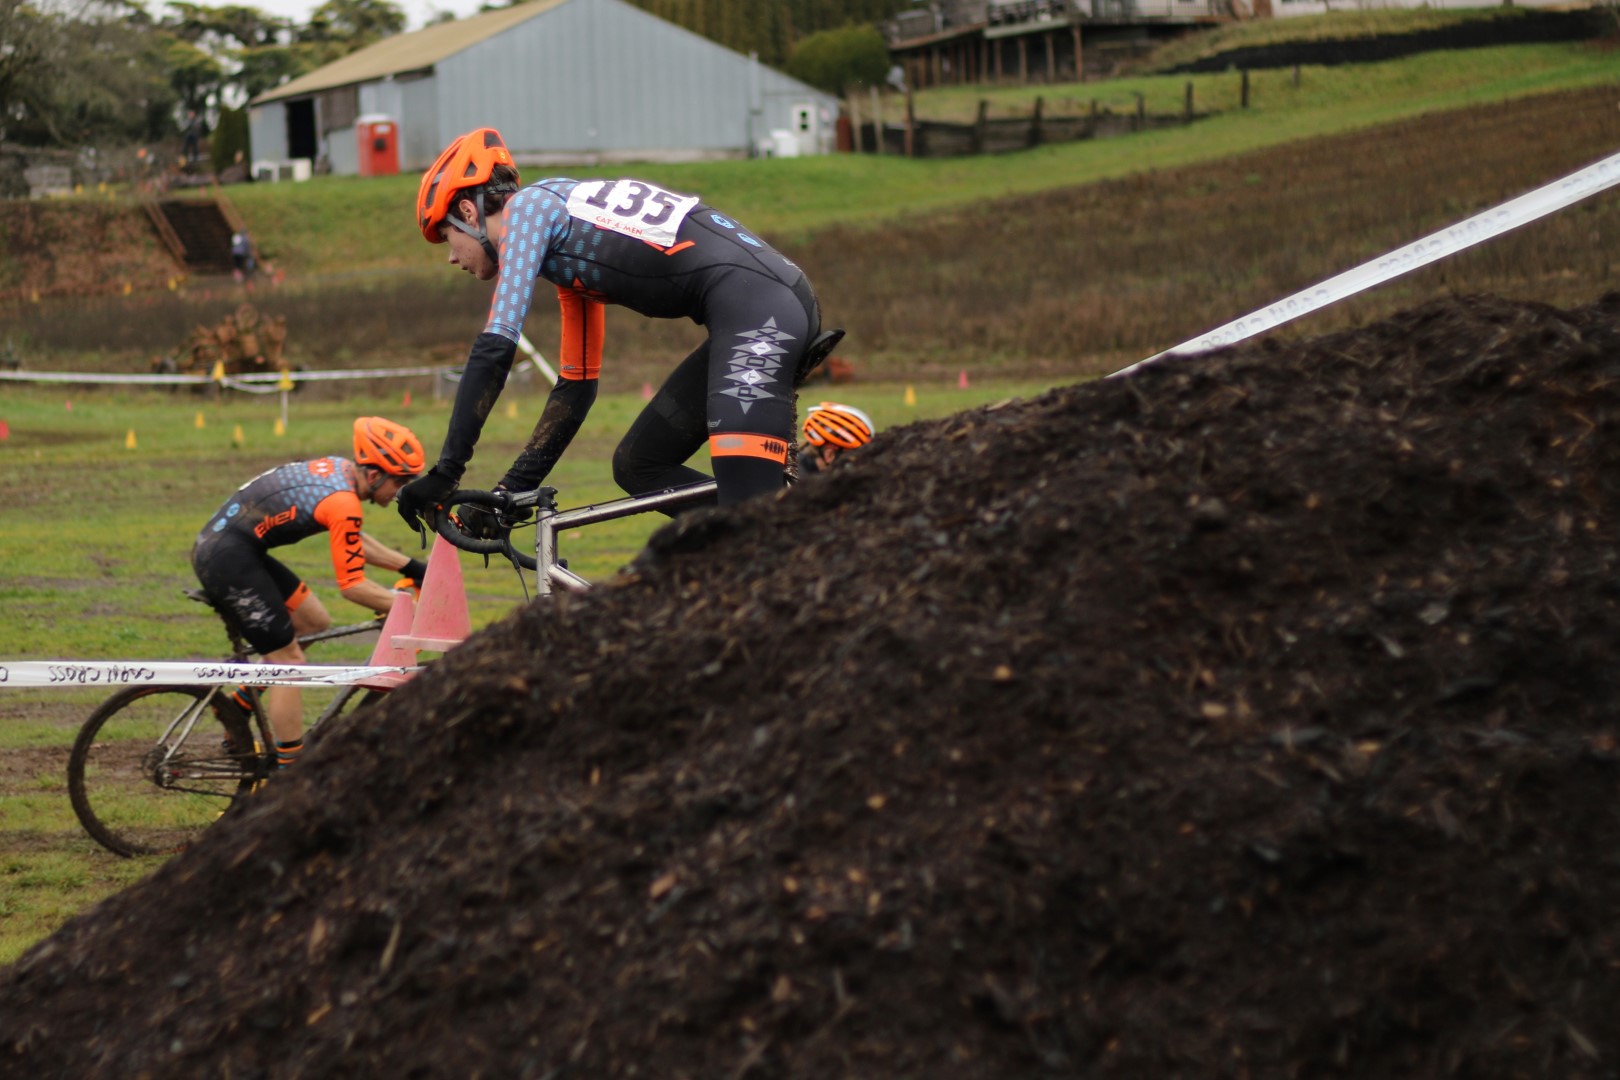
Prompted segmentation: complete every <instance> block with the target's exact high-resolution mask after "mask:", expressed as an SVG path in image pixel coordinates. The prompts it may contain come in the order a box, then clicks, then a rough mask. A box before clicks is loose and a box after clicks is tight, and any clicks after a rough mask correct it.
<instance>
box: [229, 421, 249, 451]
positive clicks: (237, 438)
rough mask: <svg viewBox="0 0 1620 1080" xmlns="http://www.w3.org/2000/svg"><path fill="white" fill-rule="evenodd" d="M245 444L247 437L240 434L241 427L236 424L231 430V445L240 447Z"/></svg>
mask: <svg viewBox="0 0 1620 1080" xmlns="http://www.w3.org/2000/svg"><path fill="white" fill-rule="evenodd" d="M245 442H247V436H246V435H243V434H242V425H241V424H237V425H236V426H235V427H234V428H232V429H231V445H232V446H241V445H242V444H243V443H245Z"/></svg>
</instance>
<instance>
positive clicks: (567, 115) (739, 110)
mask: <svg viewBox="0 0 1620 1080" xmlns="http://www.w3.org/2000/svg"><path fill="white" fill-rule="evenodd" d="M837 116H838V101H837V99H836V98H834V97H832V96H831V95H829V94H825V93H822V92H821V91H819V90H816V89H814V88H813V87H810V86H807V85H805V84H804V83H801V82H799V81H798V80H796V79H790V78H788V77H787V76H786V75H783V74H782V73H781V72H778V71H774V70H772V69H770V68H767V67H765V66H764V65H762V64H760V63H759V62H758V61H757V60H755V59H753V58H751V57H748V56H743V55H741V54H740V53H736V52H733V51H731V50H730V49H727V48H725V47H724V46H721V45H717V44H716V43H714V42H712V41H710V40H709V39H707V38H705V37H702V36H700V35H698V34H694V33H692V32H691V31H689V30H686V29H683V28H682V27H679V26H676V25H674V24H673V23H670V22H666V21H665V20H663V19H660V18H658V17H656V16H654V15H650V14H648V13H647V12H645V11H642V10H641V9H640V8H637V7H633V6H632V5H630V4H626V3H623V2H622V0H529V2H528V3H525V4H521V5H519V6H517V7H511V8H503V9H501V10H499V11H489V12H485V13H483V14H481V15H475V16H472V17H470V18H466V19H460V20H457V21H455V22H449V23H441V24H439V25H436V26H429V27H427V28H425V29H422V30H416V31H413V32H411V33H408V34H398V35H396V36H394V37H390V38H385V39H384V40H382V41H379V42H378V43H377V44H375V45H372V46H370V47H368V48H365V49H361V50H360V51H359V52H355V53H351V54H350V55H348V56H346V57H344V58H343V59H341V60H338V61H335V62H333V63H331V64H328V65H326V66H325V67H322V68H319V69H317V70H315V71H312V72H310V73H309V74H307V75H303V76H300V77H299V78H297V79H294V80H292V81H291V82H288V83H286V84H284V85H282V86H279V87H277V88H276V89H274V90H271V91H269V92H267V93H264V94H261V95H259V96H258V97H256V98H254V99H253V101H252V102H251V103H250V108H249V125H250V131H251V137H252V140H253V157H254V171H255V174H256V175H259V176H263V175H264V174H265V172H266V171H269V172H270V174H271V175H272V176H280V177H301V176H303V175H307V173H308V170H309V169H310V165H311V163H313V162H315V161H318V160H321V159H324V160H325V162H326V163H328V164H329V165H330V167H331V171H332V172H333V173H334V174H337V175H356V174H360V173H372V172H388V171H393V169H394V168H398V169H400V170H402V171H404V172H414V171H419V170H422V169H425V168H427V167H428V166H429V165H431V164H432V163H433V159H434V157H435V156H436V155H437V154H438V152H439V151H440V150H441V149H443V148H444V146H445V145H446V144H447V143H449V141H450V140H451V139H453V138H454V137H455V136H457V135H459V134H461V133H462V132H465V131H470V130H472V129H473V128H477V127H494V128H498V129H499V130H500V132H501V134H502V136H503V137H504V138H505V139H506V143H507V145H508V146H509V147H510V148H511V150H512V155H513V157H514V158H515V159H516V161H517V163H518V164H519V165H550V164H594V163H597V162H611V161H631V160H639V161H687V160H701V159H707V158H722V157H748V156H756V155H787V154H817V153H826V152H829V151H830V150H832V149H833V147H834V140H835V132H836V128H835V124H836V120H837ZM385 142H387V143H391V144H392V145H389V146H387V147H385V145H384V144H385ZM385 150H386V153H384V151H385ZM396 163H397V164H396Z"/></svg>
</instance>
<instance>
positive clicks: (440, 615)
mask: <svg viewBox="0 0 1620 1080" xmlns="http://www.w3.org/2000/svg"><path fill="white" fill-rule="evenodd" d="M470 633H472V620H471V619H470V618H469V617H468V615H467V590H466V588H465V587H463V585H462V584H461V558H460V557H459V556H458V555H457V554H456V549H455V547H454V546H452V545H451V543H450V541H448V540H446V539H445V538H444V537H442V536H435V537H434V538H433V550H432V551H431V552H429V553H428V563H427V580H426V581H424V582H423V583H422V598H421V600H420V601H418V603H417V605H416V616H415V618H413V619H412V620H411V632H410V633H409V634H402V635H397V636H395V638H394V642H395V644H397V645H403V646H405V647H406V648H409V649H432V650H434V651H435V652H443V651H444V650H446V649H452V648H454V647H455V646H457V645H460V644H461V643H462V642H463V641H466V640H467V635H468V634H470Z"/></svg>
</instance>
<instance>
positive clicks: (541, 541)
mask: <svg viewBox="0 0 1620 1080" xmlns="http://www.w3.org/2000/svg"><path fill="white" fill-rule="evenodd" d="M716 490H717V485H716V484H715V482H714V481H713V480H704V481H702V482H700V483H696V484H688V485H687V486H685V487H675V488H664V489H663V490H661V491H649V492H644V493H643V494H640V495H627V496H625V497H624V498H622V499H613V500H611V501H609V502H604V503H592V504H589V505H586V506H577V507H574V508H572V509H569V510H558V509H557V504H556V502H555V501H554V500H553V496H555V495H556V494H557V489H556V488H549V487H542V488H537V489H535V490H534V491H526V492H523V493H522V494H520V495H508V494H506V493H500V494H495V493H492V492H488V491H473V490H461V491H457V492H455V494H454V495H452V496H451V499H450V504H449V507H447V508H446V509H449V508H450V507H454V506H460V505H467V506H479V507H485V508H490V509H495V510H501V511H523V510H533V511H534V515H535V522H534V533H535V536H534V557H533V558H530V557H529V556H528V555H525V554H524V553H523V552H521V551H519V550H518V549H517V548H515V547H513V546H512V537H511V534H510V532H508V533H507V534H506V535H504V536H502V537H500V538H499V539H487V538H481V537H474V536H469V535H468V534H466V533H464V532H462V531H461V529H460V528H459V527H458V525H457V524H456V522H454V521H453V520H452V519H451V518H450V516H449V515H444V516H442V517H440V518H439V520H438V521H437V522H436V523H435V525H434V528H435V530H436V531H437V532H438V534H439V535H440V536H442V537H444V538H445V539H446V540H448V541H449V542H450V543H451V544H454V545H455V546H456V547H458V548H460V549H461V550H463V551H471V552H474V553H476V554H480V555H503V556H505V557H506V558H508V559H510V560H511V561H512V563H513V565H515V566H518V567H521V568H523V569H525V570H533V571H535V574H536V577H537V579H538V580H537V582H536V587H535V591H536V593H537V594H538V595H540V596H550V595H552V593H553V592H554V591H555V590H556V589H558V588H561V589H566V590H567V591H569V592H587V591H589V589H590V587H591V583H590V582H589V581H586V580H585V579H584V578H582V577H580V576H579V575H578V574H576V573H574V572H573V571H572V570H569V569H568V567H566V566H564V565H563V564H562V559H561V557H560V556H559V555H558V545H557V534H559V533H562V532H566V531H567V530H569V529H579V528H583V527H585V526H586V525H596V524H599V523H601V522H604V521H617V520H618V519H619V518H626V517H634V516H635V515H637V514H648V513H655V512H658V511H662V510H672V509H675V508H678V507H683V506H694V505H697V504H698V503H702V502H707V501H708V500H709V499H711V498H713V497H714V494H715V491H716Z"/></svg>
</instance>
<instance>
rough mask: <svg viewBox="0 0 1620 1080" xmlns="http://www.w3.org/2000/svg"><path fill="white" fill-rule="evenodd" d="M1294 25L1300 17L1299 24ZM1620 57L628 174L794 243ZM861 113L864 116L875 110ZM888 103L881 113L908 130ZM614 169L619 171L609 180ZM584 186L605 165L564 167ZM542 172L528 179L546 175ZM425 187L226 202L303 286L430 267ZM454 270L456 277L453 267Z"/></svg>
mask: <svg viewBox="0 0 1620 1080" xmlns="http://www.w3.org/2000/svg"><path fill="white" fill-rule="evenodd" d="M1289 21H1290V22H1292V21H1296V20H1289ZM1616 75H1617V72H1616V67H1615V64H1614V61H1613V59H1612V57H1610V56H1607V55H1606V54H1604V53H1602V52H1600V51H1598V50H1596V49H1594V48H1592V47H1589V46H1586V45H1581V44H1558V45H1523V46H1507V47H1502V48H1493V49H1476V50H1469V51H1466V52H1436V53H1426V54H1422V55H1419V56H1414V57H1410V58H1407V59H1404V60H1399V61H1391V62H1389V63H1382V64H1364V65H1355V66H1339V67H1307V68H1304V69H1302V71H1301V72H1300V81H1299V85H1298V86H1297V87H1296V86H1295V85H1294V75H1293V72H1292V70H1286V71H1285V70H1277V71H1256V72H1252V73H1251V74H1250V91H1249V93H1250V107H1249V108H1248V109H1247V110H1243V109H1240V108H1239V93H1240V88H1239V81H1238V76H1237V75H1236V74H1235V73H1234V74H1215V75H1197V76H1165V75H1160V76H1140V77H1134V78H1127V79H1117V80H1110V81H1108V82H1103V83H1078V84H1064V85H1058V86H1051V87H1043V88H1040V89H1027V88H1026V89H990V88H979V87H962V88H946V89H940V90H930V91H925V92H923V93H920V94H918V95H916V110H917V115H919V116H920V117H923V118H933V119H949V120H959V121H965V120H969V119H971V118H972V117H973V116H974V115H975V113H976V112H977V109H978V102H979V101H980V100H981V99H985V100H989V101H990V102H991V103H992V105H993V107H994V109H995V110H997V111H999V112H1001V113H1003V114H1005V113H1007V112H1011V111H1018V112H1025V113H1027V112H1028V110H1029V108H1030V105H1031V103H1032V102H1033V100H1034V98H1035V97H1036V96H1041V97H1043V98H1044V100H1045V108H1046V109H1047V110H1048V111H1049V112H1050V113H1052V114H1061V113H1062V112H1064V111H1081V110H1089V108H1090V105H1091V102H1092V100H1093V99H1095V100H1097V101H1098V102H1099V104H1100V106H1102V107H1107V108H1110V109H1113V110H1114V111H1116V112H1123V111H1134V109H1135V107H1136V105H1135V102H1136V97H1135V95H1136V94H1138V93H1140V94H1142V95H1143V96H1144V98H1145V100H1146V103H1147V108H1148V110H1149V111H1150V112H1154V113H1178V112H1180V111H1181V108H1182V103H1183V95H1184V93H1185V88H1186V85H1187V84H1188V83H1189V82H1191V83H1192V84H1193V88H1194V100H1195V105H1196V108H1197V109H1198V110H1199V111H1208V112H1213V113H1216V114H1217V115H1215V116H1213V117H1211V118H1209V119H1207V120H1203V121H1200V122H1199V123H1196V124H1194V125H1192V126H1190V127H1187V128H1179V129H1172V130H1161V131H1154V132H1147V133H1143V134H1138V135H1132V136H1128V137H1121V138H1113V139H1103V140H1096V141H1087V142H1078V143H1070V144H1064V145H1048V146H1045V147H1042V148H1039V149H1037V150H1033V151H1027V152H1023V153H1018V154H1014V155H995V156H983V157H976V158H955V159H945V160H907V159H902V158H896V157H893V156H874V155H851V154H838V155H830V156H826V157H814V158H795V159H764V160H757V161H718V162H702V163H688V164H642V165H634V166H626V167H623V169H624V171H630V172H635V173H637V174H641V175H644V176H646V178H647V179H650V180H653V181H656V182H659V183H663V184H668V185H670V186H671V187H675V188H678V189H684V190H690V191H697V192H701V193H702V194H703V196H704V198H705V199H706V200H707V201H709V202H710V203H712V204H713V205H715V206H718V207H720V208H722V209H724V210H726V211H727V212H729V213H731V214H734V215H736V216H737V217H738V218H740V219H741V220H743V221H745V222H747V223H749V225H751V226H752V227H753V228H755V229H757V230H759V231H760V232H761V233H763V234H764V235H766V236H768V237H771V238H772V239H773V240H775V241H778V242H782V243H791V242H795V241H797V240H800V239H803V238H804V237H806V236H808V235H810V234H812V233H814V232H815V231H817V230H819V229H821V228H824V227H826V226H828V225H833V224H848V223H850V222H868V223H872V224H881V223H885V222H892V221H895V220H897V219H901V218H905V217H908V216H911V215H916V214H921V213H927V212H930V211H937V210H942V209H947V208H950V207H953V206H959V205H962V204H964V203H968V202H973V201H975V200H980V199H990V198H997V197H1000V196H1003V195H1008V194H1017V193H1022V192H1032V191H1042V190H1047V189H1050V188H1055V187H1071V186H1074V185H1079V184H1085V183H1089V182H1092V181H1096V180H1101V179H1107V178H1110V177H1118V176H1125V175H1129V174H1131V173H1135V172H1140V171H1144V170H1150V169H1165V168H1172V167H1175V166H1178V165H1186V164H1192V163H1196V162H1203V161H1213V160H1217V159H1220V158H1223V157H1228V156H1231V155H1233V154H1238V153H1243V152H1245V151H1249V150H1255V149H1260V148H1263V147H1268V146H1275V145H1278V144H1281V143H1285V142H1289V141H1292V140H1296V139H1300V138H1307V137H1312V136H1319V135H1328V134H1333V133H1336V132H1344V131H1351V130H1356V129H1360V128H1365V127H1370V126H1373V125H1377V124H1383V123H1388V122H1390V121H1393V120H1398V119H1403V118H1406V117H1411V116H1416V115H1419V114H1422V113H1426V112H1435V111H1441V110H1446V109H1455V108H1461V107H1464V106H1468V105H1478V104H1482V103H1490V102H1496V101H1502V100H1506V99H1508V98H1511V97H1517V96H1523V95H1526V94H1536V93H1546V92H1550V91H1554V90H1564V89H1573V88H1577V87H1583V86H1590V85H1594V84H1597V83H1603V82H1613V81H1615V80H1616ZM857 107H858V108H859V109H860V111H861V114H862V115H863V116H864V115H865V114H866V111H867V108H868V105H867V101H866V99H865V98H864V97H863V98H858V99H857ZM902 108H903V106H902V104H901V102H900V101H899V99H897V98H892V97H891V98H890V99H889V100H888V103H887V105H886V106H885V116H886V118H888V119H890V120H898V119H899V117H900V116H902V115H903V112H902ZM619 168H620V167H617V166H615V167H614V171H618V170H619ZM554 171H559V172H565V173H573V174H579V175H583V174H584V173H592V174H595V173H599V172H601V169H594V168H593V169H585V170H580V169H559V170H554ZM542 172H544V170H535V169H530V170H528V171H527V173H526V178H529V179H536V178H539V177H540V176H541V175H542ZM416 183H417V178H416V177H414V176H395V177H378V178H359V177H336V178H333V177H326V178H318V179H315V180H311V181H309V182H307V183H303V184H296V185H290V184H258V185H242V186H239V187H235V188H232V189H230V191H229V195H230V198H231V199H232V200H233V201H234V202H235V203H236V205H237V207H238V208H239V209H240V211H241V212H242V214H243V216H244V217H245V218H246V219H247V221H248V223H249V225H250V227H251V229H252V231H253V233H254V235H255V237H256V238H257V240H258V242H259V244H260V245H261V247H262V248H263V249H264V250H265V252H266V253H267V255H268V256H269V257H270V258H271V260H272V261H274V262H276V263H277V264H278V265H280V266H281V267H282V268H283V269H285V270H287V271H288V272H289V273H291V274H293V275H331V274H347V275H364V274H367V273H375V272H377V271H381V270H400V269H407V268H416V269H431V268H433V267H434V266H435V265H436V264H437V263H439V262H441V261H442V260H443V258H444V249H443V248H442V247H430V246H429V245H427V244H424V243H423V242H422V240H421V238H420V236H419V235H418V234H417V233H415V231H414V229H413V228H412V226H411V220H410V219H411V212H410V207H411V204H412V200H413V198H414V195H415V192H416ZM443 272H445V273H448V272H449V271H448V270H445V271H443Z"/></svg>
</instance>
